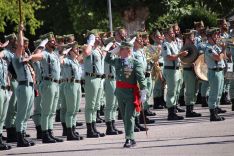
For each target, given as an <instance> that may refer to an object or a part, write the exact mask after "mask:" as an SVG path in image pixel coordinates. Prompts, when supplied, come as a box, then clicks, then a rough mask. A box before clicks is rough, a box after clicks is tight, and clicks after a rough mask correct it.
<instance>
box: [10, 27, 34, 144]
mask: <svg viewBox="0 0 234 156" xmlns="http://www.w3.org/2000/svg"><path fill="white" fill-rule="evenodd" d="M18 37H19V38H18V42H17V49H16V53H15V57H14V58H13V60H12V64H13V67H14V69H15V72H16V75H17V81H18V87H17V91H16V96H17V113H16V120H15V124H16V131H17V147H28V146H33V145H35V143H34V142H33V141H28V140H26V139H25V138H24V137H25V134H24V132H26V128H27V120H28V119H29V117H30V115H31V109H32V105H33V102H34V78H35V73H34V71H33V68H32V66H31V65H30V64H29V63H28V60H27V58H28V55H27V53H26V52H25V48H24V40H23V24H20V26H19V36H18ZM25 59H26V60H25Z"/></svg>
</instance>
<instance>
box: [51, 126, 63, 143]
mask: <svg viewBox="0 0 234 156" xmlns="http://www.w3.org/2000/svg"><path fill="white" fill-rule="evenodd" d="M48 133H49V136H50V137H51V138H52V139H54V140H56V142H63V139H60V138H57V137H55V136H54V134H53V130H52V129H48Z"/></svg>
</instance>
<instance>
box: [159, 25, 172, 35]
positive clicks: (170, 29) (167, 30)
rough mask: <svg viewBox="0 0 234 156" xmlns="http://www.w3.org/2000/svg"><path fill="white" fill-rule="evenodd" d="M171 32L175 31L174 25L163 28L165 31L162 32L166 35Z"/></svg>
mask: <svg viewBox="0 0 234 156" xmlns="http://www.w3.org/2000/svg"><path fill="white" fill-rule="evenodd" d="M169 31H173V27H172V25H169V27H167V28H163V30H162V32H163V33H164V34H166V33H168V32H169Z"/></svg>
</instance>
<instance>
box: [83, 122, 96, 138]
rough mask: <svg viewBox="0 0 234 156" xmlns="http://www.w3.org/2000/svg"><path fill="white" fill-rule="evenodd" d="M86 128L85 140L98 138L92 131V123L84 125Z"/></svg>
mask: <svg viewBox="0 0 234 156" xmlns="http://www.w3.org/2000/svg"><path fill="white" fill-rule="evenodd" d="M86 126H87V138H98V137H99V134H98V133H95V132H94V131H93V126H92V123H86Z"/></svg>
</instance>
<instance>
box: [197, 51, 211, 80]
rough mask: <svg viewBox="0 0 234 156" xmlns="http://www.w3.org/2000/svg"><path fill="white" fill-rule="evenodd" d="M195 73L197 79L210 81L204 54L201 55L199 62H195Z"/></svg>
mask: <svg viewBox="0 0 234 156" xmlns="http://www.w3.org/2000/svg"><path fill="white" fill-rule="evenodd" d="M194 64H195V65H194V71H195V73H196V75H197V77H198V78H199V79H201V80H203V81H208V76H207V73H208V67H207V64H206V63H205V56H204V54H201V55H199V57H198V58H197V60H196V61H195V62H194Z"/></svg>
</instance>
